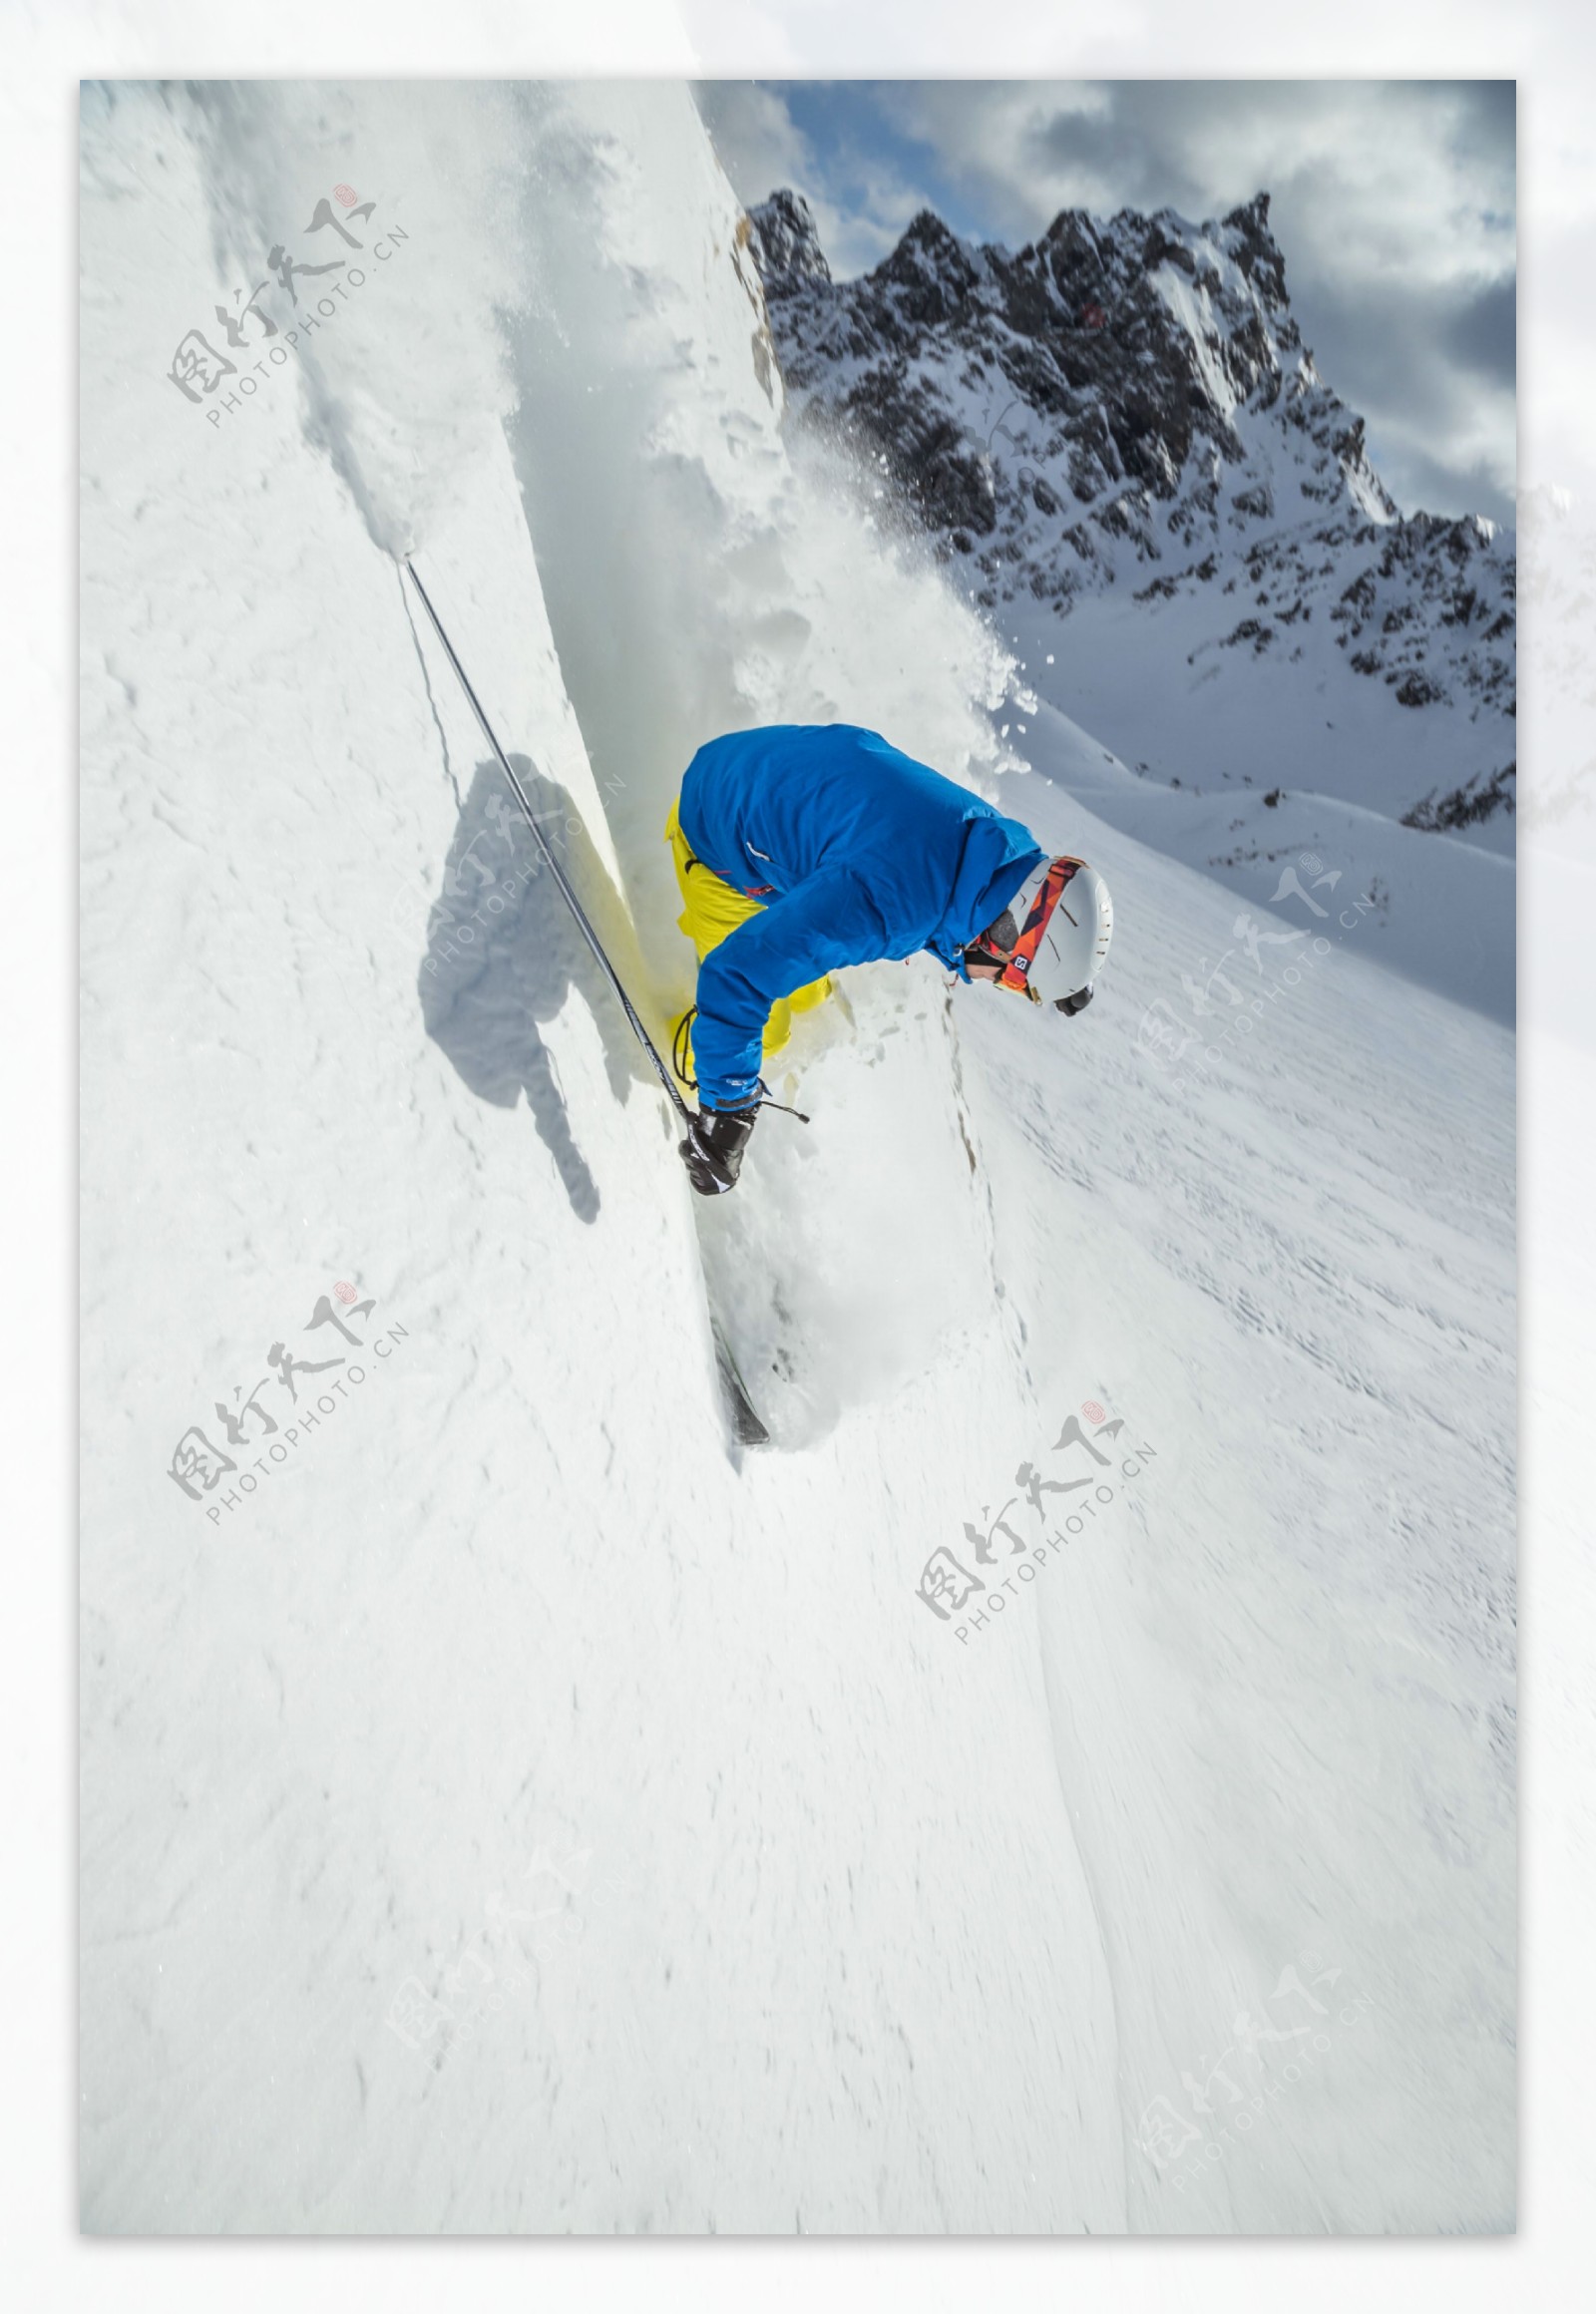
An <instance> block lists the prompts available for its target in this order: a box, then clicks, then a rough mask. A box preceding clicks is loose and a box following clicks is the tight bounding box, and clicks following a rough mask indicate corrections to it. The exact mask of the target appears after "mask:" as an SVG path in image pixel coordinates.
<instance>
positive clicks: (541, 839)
mask: <svg viewBox="0 0 1596 2314" xmlns="http://www.w3.org/2000/svg"><path fill="white" fill-rule="evenodd" d="M404 567H405V569H406V570H407V571H408V572H409V574H410V577H411V580H412V582H413V583H414V585H415V589H416V592H417V593H418V594H419V595H420V596H421V599H422V602H423V603H424V605H425V606H426V612H427V616H428V617H429V618H430V619H431V620H432V623H433V625H434V627H435V628H436V629H437V633H438V640H439V641H440V642H441V643H442V644H443V647H444V650H445V652H446V653H447V655H448V659H449V664H450V665H451V666H452V667H453V668H454V670H455V673H456V674H457V675H458V676H459V677H460V688H461V689H462V690H463V691H464V692H465V694H466V697H467V698H468V699H469V700H470V701H471V709H472V713H473V714H474V715H475V716H476V718H477V721H478V722H479V723H480V724H481V725H482V729H483V736H484V737H485V738H486V740H487V742H488V745H489V746H490V747H491V748H492V749H493V751H494V753H495V755H497V756H498V758H499V768H500V769H501V771H503V773H504V775H505V777H506V779H507V780H509V782H510V784H511V786H512V787H513V788H514V789H515V791H516V801H517V803H518V804H520V806H521V808H522V811H523V812H524V813H525V814H526V819H527V825H528V827H529V828H530V829H531V830H532V833H533V836H534V838H535V839H536V841H537V845H538V849H539V851H540V852H541V853H542V854H543V856H544V859H545V860H546V861H547V862H548V864H549V870H550V873H551V874H552V875H553V877H554V880H555V882H556V883H557V884H558V885H559V887H560V891H561V896H562V898H563V899H564V901H565V903H566V906H567V907H568V908H569V909H570V911H571V913H572V915H573V916H574V917H575V918H576V920H577V922H578V924H579V925H580V926H581V928H582V932H583V936H584V938H585V939H586V941H587V943H588V946H589V947H590V948H591V949H592V951H593V953H594V955H595V956H596V957H597V958H598V964H599V967H600V969H601V970H602V972H603V975H604V978H605V979H606V980H607V981H608V982H609V985H610V986H611V988H613V989H614V991H615V994H616V996H617V997H618V998H619V1001H620V1008H621V1010H622V1011H623V1012H624V1013H625V1015H626V1018H627V1019H628V1020H629V1021H630V1022H631V1025H632V1028H633V1030H634V1032H635V1034H636V1038H637V1042H638V1043H639V1044H640V1045H641V1046H642V1048H643V1050H644V1052H646V1053H647V1055H648V1058H649V1059H650V1060H651V1061H652V1062H653V1064H654V1067H655V1069H656V1071H657V1072H658V1076H659V1081H660V1083H661V1084H662V1085H663V1086H664V1088H665V1091H666V1092H667V1093H668V1094H669V1095H670V1099H671V1103H672V1105H673V1107H674V1108H675V1111H676V1114H677V1115H678V1116H679V1117H680V1119H681V1121H682V1123H683V1124H684V1125H685V1126H686V1127H687V1129H688V1131H689V1132H691V1130H692V1121H693V1119H692V1111H691V1110H690V1109H689V1108H688V1106H687V1104H686V1102H685V1101H684V1100H683V1099H682V1097H681V1095H680V1093H679V1092H678V1091H677V1090H676V1087H675V1085H674V1084H673V1083H672V1082H671V1079H670V1072H669V1070H668V1069H667V1068H666V1067H665V1064H664V1062H663V1061H662V1060H661V1059H660V1057H659V1055H658V1053H657V1052H656V1051H655V1050H654V1044H653V1039H652V1038H651V1037H650V1035H649V1034H648V1031H647V1029H646V1028H644V1026H643V1024H642V1022H641V1021H640V1020H639V1019H638V1017H637V1008H636V1006H635V1005H634V1004H633V1003H632V1000H631V998H630V997H629V996H628V995H627V994H626V991H625V989H624V988H623V987H622V986H621V984H620V975H619V973H618V972H617V971H616V970H615V967H614V965H613V964H611V963H610V962H609V959H608V957H607V956H605V954H604V949H603V943H602V942H601V941H600V940H599V938H598V934H597V933H596V932H595V931H594V928H593V925H592V924H591V923H590V921H589V918H588V912H587V910H586V909H585V908H584V907H583V905H582V902H581V901H580V900H579V899H578V898H577V895H576V893H575V892H574V891H573V890H572V888H571V885H570V883H569V882H568V880H567V877H566V872H565V870H564V869H563V868H562V867H561V865H560V863H559V861H558V860H557V859H556V858H555V856H554V853H553V852H552V851H551V850H550V847H549V840H548V838H547V837H546V836H545V834H544V832H543V830H542V828H541V827H540V826H539V825H538V819H537V815H536V813H535V812H534V811H533V808H532V805H531V804H530V803H529V801H528V800H527V791H526V789H525V788H524V787H523V786H522V784H521V782H520V780H519V779H517V777H516V774H515V771H514V769H513V768H512V766H511V762H510V758H509V756H508V755H506V753H505V751H504V749H503V748H502V747H501V746H500V744H499V740H498V737H497V734H496V733H495V731H494V727H493V725H492V724H491V723H490V722H489V720H488V718H487V716H486V715H485V714H484V713H483V711H482V701H481V700H480V699H479V698H478V697H477V694H476V692H475V691H474V690H473V689H472V687H471V677H470V676H469V675H468V674H467V673H466V670H465V668H464V667H463V666H462V665H461V664H460V660H459V658H458V656H457V655H456V652H455V646H454V644H453V643H452V642H451V641H450V640H449V637H448V635H447V634H446V633H445V631H444V624H443V620H442V619H441V618H440V617H439V616H438V613H437V612H436V611H435V610H434V609H433V607H432V597H431V595H429V594H428V592H427V589H426V588H425V586H423V585H422V583H421V575H420V573H419V572H418V571H417V569H416V567H415V565H414V563H412V562H411V560H410V557H409V556H408V555H406V556H405V558H404Z"/></svg>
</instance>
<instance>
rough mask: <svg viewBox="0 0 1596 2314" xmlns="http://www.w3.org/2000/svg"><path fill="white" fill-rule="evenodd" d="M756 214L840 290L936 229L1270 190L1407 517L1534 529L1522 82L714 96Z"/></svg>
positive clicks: (798, 89) (982, 84) (1232, 202)
mask: <svg viewBox="0 0 1596 2314" xmlns="http://www.w3.org/2000/svg"><path fill="white" fill-rule="evenodd" d="M696 94H697V97H698V102H699V106H700V109H701V110H702V112H703V114H704V118H705V120H706V121H707V123H708V125H709V129H710V133H711V135H712V136H713V138H714V141H715V146H716V150H717V151H718V153H719V155H720V158H721V161H722V163H723V165H724V167H725V169H726V172H727V174H728V176H729V177H730V178H731V181H732V184H733V186H734V187H735V188H736V191H737V193H738V194H739V195H740V197H741V198H742V199H743V200H744V201H746V202H749V203H750V204H751V203H752V202H754V201H757V200H762V199H763V198H764V197H765V195H766V194H767V193H771V192H772V191H773V190H774V189H775V188H776V187H777V186H780V185H790V186H793V187H794V188H795V189H796V190H797V191H798V192H801V193H804V194H806V195H807V197H808V199H809V200H810V202H811V204H812V206H813V207H814V210H815V213H816V216H817V218H818V220H819V224H820V230H821V239H822V243H823V245H824V247H825V250H826V254H827V257H828V258H829V260H830V262H831V265H832V270H833V271H834V272H835V273H836V274H838V275H839V276H842V277H847V276H848V275H851V274H854V273H858V272H863V271H866V270H868V268H869V267H870V266H872V265H874V264H876V263H878V262H879V261H880V259H881V258H882V257H883V256H885V255H886V253H887V251H888V250H889V249H890V248H891V247H892V246H893V244H894V242H895V241H896V240H897V238H898V236H899V234H900V233H901V232H902V231H903V229H904V227H905V225H907V223H908V222H909V219H910V218H911V216H913V215H914V213H915V211H916V210H917V209H918V208H921V207H923V206H929V207H931V208H934V209H936V210H937V211H938V213H939V214H940V215H941V216H943V217H945V218H946V219H947V221H948V222H949V223H950V224H951V225H952V226H953V227H954V228H955V230H956V231H958V232H960V233H963V234H966V235H968V236H970V237H971V238H973V239H977V240H996V241H1002V242H1005V243H1007V244H1008V245H1009V246H1010V247H1015V246H1018V245H1019V244H1020V243H1021V242H1023V241H1025V240H1028V239H1031V238H1032V237H1034V236H1035V235H1036V234H1037V233H1039V232H1041V231H1043V230H1044V229H1045V228H1046V226H1047V225H1048V224H1050V223H1051V221H1052V219H1053V217H1054V216H1055V215H1056V214H1057V212H1058V210H1059V209H1060V208H1065V207H1083V208H1088V209H1090V210H1092V211H1093V212H1094V213H1096V214H1099V215H1102V214H1110V213H1112V211H1113V210H1115V209H1117V208H1121V207H1133V208H1139V209H1143V210H1152V209H1156V208H1160V207H1163V206H1165V205H1167V206H1170V207H1173V208H1175V209H1178V210H1179V211H1180V212H1181V213H1182V214H1183V215H1185V216H1188V217H1191V218H1193V219H1197V220H1200V219H1202V218H1204V217H1209V216H1217V215H1222V214H1223V213H1224V211H1225V210H1227V209H1230V208H1233V207H1235V206H1236V204H1237V203H1238V202H1239V201H1243V200H1249V199H1251V197H1252V195H1253V194H1254V193H1257V192H1259V191H1261V190H1267V191H1268V192H1269V193H1270V194H1271V196H1272V205H1271V216H1270V221H1271V224H1272V225H1273V227H1274V230H1275V233H1276V236H1277V238H1278V240H1279V242H1280V245H1281V248H1282V250H1283V252H1284V255H1285V259H1286V277H1287V282H1288V285H1289V287H1290V290H1291V294H1292V302H1293V307H1294V310H1295V311H1296V314H1297V318H1298V320H1299V322H1300V324H1301V326H1302V329H1303V333H1304V336H1305V337H1306V338H1307V340H1308V343H1309V344H1310V346H1311V347H1312V348H1313V350H1314V356H1315V359H1316V361H1317V363H1318V365H1319V369H1320V371H1321V373H1322V375H1323V376H1324V377H1325V379H1326V380H1327V382H1328V383H1329V384H1330V385H1332V386H1333V387H1334V388H1335V389H1336V391H1337V392H1338V393H1340V394H1341V395H1342V397H1343V398H1344V400H1346V401H1347V402H1348V403H1349V404H1351V406H1352V407H1353V408H1354V409H1355V410H1358V411H1360V412H1361V413H1362V414H1363V415H1364V416H1365V417H1366V418H1367V419H1368V421H1369V441H1370V447H1371V450H1372V453H1373V455H1374V458H1375V461H1376V464H1377V465H1378V466H1379V468H1380V470H1381V472H1382V474H1383V475H1384V477H1385V479H1386V482H1387V484H1388V485H1389V487H1390V488H1391V490H1392V491H1393V493H1394V495H1395V496H1396V498H1397V503H1398V504H1399V505H1400V506H1401V507H1402V508H1403V510H1404V511H1406V512H1412V511H1413V510H1415V509H1416V508H1418V507H1423V508H1425V509H1427V510H1428V511H1429V512H1431V513H1436V514H1447V515H1451V514H1463V513H1478V514H1486V515H1490V516H1493V517H1494V518H1495V519H1496V520H1498V521H1505V522H1511V521H1512V519H1513V490H1514V483H1515V420H1516V412H1515V397H1514V367H1515V309H1516V234H1515V211H1516V193H1515V183H1516V129H1515V91H1514V87H1513V84H1512V83H1511V82H1501V81H1497V82H1489V81H1473V82H1467V81H1465V82H1434V81H1415V82H1392V81H1387V82H1378V81H1357V82H1345V81H1344V82H1336V81H1313V82H1237V81H1232V82H1196V81H1183V82H1158V81H1119V82H1114V81H1095V82H1093V81H1082V82H1069V83H1061V82H1039V81H1031V82H1012V81H1010V82H999V81H979V82H973V81H939V82H908V81H898V82H883V81H874V82H871V81H843V82H775V81H766V82H754V81H742V82H734V81H719V82H707V83H700V84H699V85H698V88H697V91H696Z"/></svg>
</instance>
